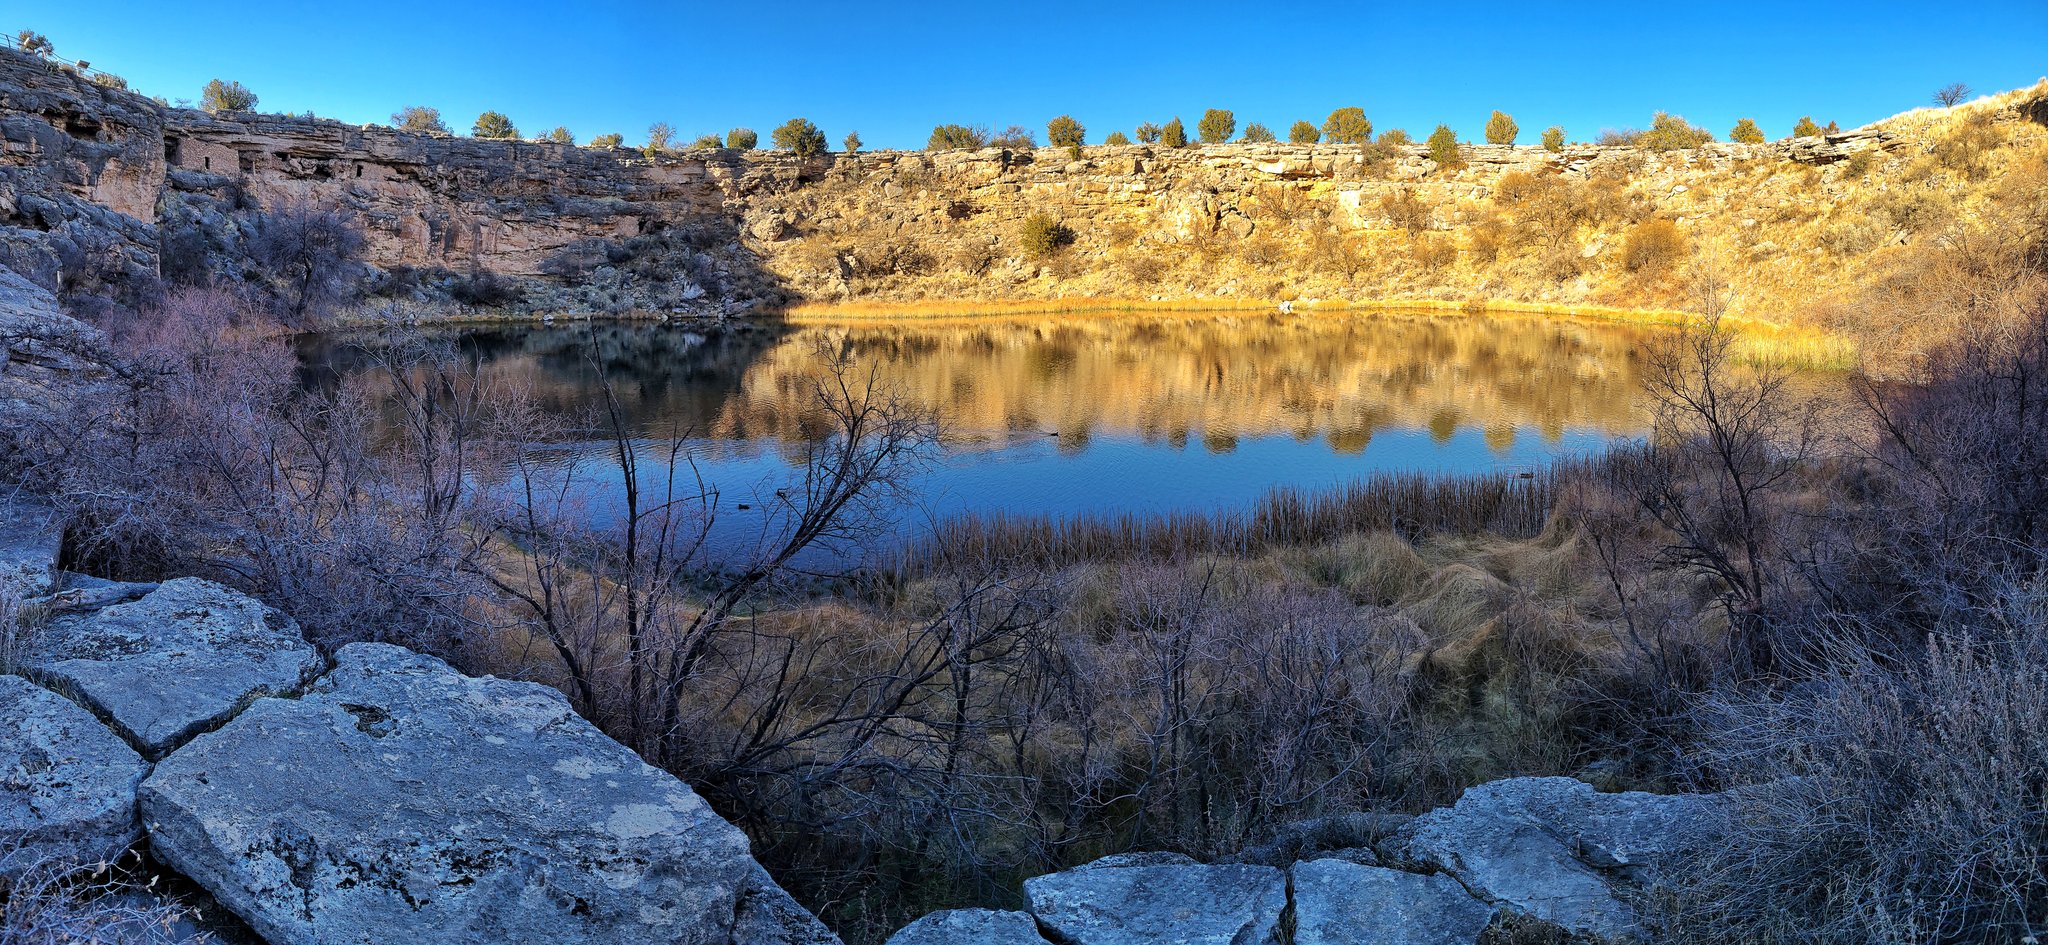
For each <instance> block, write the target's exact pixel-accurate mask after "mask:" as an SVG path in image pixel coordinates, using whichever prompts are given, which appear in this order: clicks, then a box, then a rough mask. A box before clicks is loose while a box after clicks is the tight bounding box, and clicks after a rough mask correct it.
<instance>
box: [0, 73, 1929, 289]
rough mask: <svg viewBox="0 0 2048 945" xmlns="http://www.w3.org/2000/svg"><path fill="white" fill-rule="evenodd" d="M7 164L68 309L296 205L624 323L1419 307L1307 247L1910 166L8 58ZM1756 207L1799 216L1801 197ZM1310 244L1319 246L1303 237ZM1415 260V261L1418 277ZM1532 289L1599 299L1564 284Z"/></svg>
mask: <svg viewBox="0 0 2048 945" xmlns="http://www.w3.org/2000/svg"><path fill="white" fill-rule="evenodd" d="M0 144H4V150H0V265H6V266H9V267H11V268H14V269H15V270H17V271H19V272H21V273H23V274H24V275H26V276H28V278H29V279H31V280H32V281H34V282H35V283H36V284H38V285H41V286H43V287H45V288H48V289H52V290H55V291H60V292H63V293H66V294H68V295H73V296H83V297H105V298H114V299H122V298H128V297H132V296H134V295H135V294H136V292H137V291H139V289H138V287H141V286H146V285H148V284H150V283H151V282H152V281H153V277H155V276H158V275H162V276H163V277H166V278H169V279H172V280H174V281H205V280H220V279H229V280H232V279H238V278H244V277H247V276H249V275H250V268H251V267H250V264H249V259H248V257H247V252H246V244H247V242H248V241H249V239H250V237H251V236H252V235H253V234H255V233H256V232H257V231H258V230H260V229H261V227H262V223H263V219H264V215H265V214H267V213H274V212H277V211H278V210H279V209H281V208H284V207H287V206H290V205H293V204H310V205H317V206H321V207H330V208H340V209H342V210H344V211H346V212H348V213H349V214H351V215H352V216H353V217H355V218H356V219H357V220H358V221H359V223H360V225H361V227H362V229H363V231H364V233H365V235H366V238H367V244H368V245H367V258H368V261H369V262H370V263H372V264H374V265H375V266H377V267H379V268H381V269H383V270H386V271H387V272H388V271H401V272H402V271H403V270H406V269H420V270H427V271H429V272H440V273H446V274H452V276H462V275H466V274H472V273H485V272H487V273H492V274H495V275H499V276H507V277H513V278H515V279H519V280H524V281H525V283H526V285H525V289H526V293H525V296H526V304H527V305H528V306H529V307H532V308H538V309H547V310H567V311H618V310H623V309H631V308H640V309H649V308H652V309H660V310H668V309H706V308H712V309H731V308H737V307H744V306H747V305H752V304H759V303H775V302H783V301H790V300H796V299H849V298H874V299H917V298H929V297H945V298H979V299H999V298H1017V299H1029V298H1045V297H1053V296H1059V295H1070V294H1097V295H1102V294H1119V295H1126V296H1160V297H1190V296H1205V295H1226V296H1227V295H1233V294H1237V295H1254V296H1259V297H1264V296H1262V295H1261V294H1262V293H1269V292H1276V291H1281V290H1283V289H1284V290H1287V291H1288V292H1289V294H1291V293H1292V291H1293V289H1291V288H1289V287H1290V286H1292V287H1294V288H1306V289H1321V290H1326V291H1330V292H1333V293H1342V292H1355V293H1358V294H1369V293H1377V294H1383V295H1392V294H1398V293H1399V292H1401V291H1405V290H1407V289H1411V288H1413V287H1412V286H1408V285H1407V284H1406V283H1402V282H1400V281H1399V280H1398V279H1394V280H1392V281H1390V280H1389V277H1386V276H1385V275H1384V274H1380V275H1374V274H1373V273H1372V272H1363V273H1361V272H1360V271H1359V270H1358V267H1357V266H1355V265H1352V264H1350V263H1343V262H1341V261H1340V262H1339V263H1338V264H1337V269H1338V270H1341V271H1337V272H1334V273H1319V274H1317V275H1316V276H1315V277H1314V278H1310V276H1309V275H1308V274H1307V273H1306V270H1307V269H1308V268H1310V267H1309V266H1308V264H1307V263H1305V262H1304V260H1307V259H1309V258H1311V257H1313V256H1314V254H1315V253H1318V252H1324V251H1325V250H1327V249H1328V247H1320V248H1319V247H1318V246H1317V245H1316V241H1317V240H1319V239H1323V238H1324V237H1345V236H1346V235H1347V234H1353V235H1355V234H1370V233H1401V234H1403V235H1404V236H1406V237H1410V238H1413V237H1416V236H1418V235H1426V234H1429V233H1432V232H1452V231H1456V232H1457V233H1460V234H1464V233H1465V230H1464V229H1463V228H1469V227H1474V226H1479V225H1481V224H1483V223H1484V222H1485V220H1486V218H1487V216H1488V214H1490V213H1491V212H1492V211H1493V210H1494V209H1496V205H1497V204H1499V203H1500V201H1501V200H1502V199H1504V198H1503V194H1502V193H1501V187H1502V185H1503V183H1504V182H1507V181H1508V179H1509V175H1510V174H1514V173H1517V172H1520V173H1524V174H1530V175H1537V176H1543V175H1549V176H1557V177H1562V178H1565V179H1570V180H1591V179H1594V178H1607V179H1613V180H1621V181H1625V182H1629V186H1630V188H1631V192H1632V193H1634V194H1635V195H1636V197H1637V198H1639V199H1637V204H1638V206H1637V207H1636V210H1634V211H1631V213H1641V212H1658V213H1663V214H1667V215H1671V216H1675V217H1677V218H1678V219H1680V220H1681V221H1686V220H1697V219H1703V218H1705V217H1707V216H1709V215H1713V214H1721V215H1724V216H1725V215H1727V214H1728V213H1732V212H1734V211H1733V210H1730V208H1729V207H1728V206H1724V204H1725V203H1726V201H1724V200H1722V199H1721V198H1720V196H1717V195H1715V194H1713V193H1711V191H1712V190H1713V189H1714V188H1704V189H1703V188H1702V187H1701V186H1700V182H1701V181H1702V180H1706V179H1709V178H1715V176H1716V175H1722V174H1726V173H1728V172H1729V171H1730V169H1731V168H1737V167H1751V168H1753V169H1754V168H1764V169H1766V170H1767V171H1768V169H1770V168H1779V169H1795V170H1796V169H1800V168H1806V169H1812V168H1822V167H1827V166H1830V165H1836V164H1840V163H1842V162H1844V161H1847V160H1849V159H1851V158H1854V157H1856V156H1857V155H1866V154H1867V155H1871V156H1874V157H1875V158H1878V159H1884V158H1886V157H1887V156H1889V155H1893V154H1895V153H1898V152H1900V151H1901V149H1902V148H1903V147H1905V145H1906V142H1902V141H1900V140H1899V139H1897V138H1895V137H1894V136H1892V135H1891V134H1889V133H1887V132H1884V131H1878V130H1862V131H1854V132H1849V133H1846V134H1841V135H1834V136H1830V137H1828V138H1826V139H1811V138H1809V139H1795V140H1792V141H1788V142H1779V143H1772V144H1764V145H1738V144H1711V145H1707V146H1705V147H1701V148H1698V149H1693V150H1687V151H1676V152H1668V153H1663V154H1654V153H1649V152H1644V151H1641V150H1639V149H1634V148H1618V147H1596V146H1570V147H1566V148H1565V149H1564V150H1562V151H1560V152H1556V153H1552V152H1549V151H1545V150H1543V149H1542V148H1539V147H1534V146H1521V147H1504V146H1491V145H1471V146H1467V147H1466V148H1465V149H1464V164H1463V166H1462V167H1461V168H1456V169H1451V168H1439V167H1437V166H1436V165H1435V164H1434V163H1433V162H1431V161H1430V160H1428V159H1427V157H1426V156H1425V151H1424V150H1423V149H1422V148H1420V147H1405V148H1390V149H1382V150H1379V151H1372V152H1368V151H1366V150H1363V149H1360V148H1357V147H1353V146H1336V145H1317V146H1306V145H1291V144H1278V143H1274V144H1234V145H1225V146H1216V147H1202V148H1187V149H1172V148H1163V147H1151V146H1142V145H1141V146H1122V147H1109V146H1090V147H1088V148H1085V149H1084V150H1083V152H1082V154H1081V156H1080V157H1078V158H1075V157H1072V156H1070V155H1069V154H1068V152H1066V151H1064V150H1061V149H1053V148H1045V149H1039V150H1036V151H1008V150H1001V149H985V150H980V151H950V152H936V153H925V152H873V153H856V154H843V153H842V154H831V155H827V156H825V157H822V158H818V159H813V160H799V159H797V158H796V157H794V156H793V155H789V154H786V153H779V152H738V151H732V150H726V149H705V150H693V151H684V152H670V153H666V154H663V155H660V156H658V157H655V158H653V159H648V158H645V157H643V156H642V155H641V154H640V153H639V152H637V151H631V150H624V149H599V148H583V147H574V146H566V145H559V144H550V143H538V142H525V141H485V140H476V139H471V138H458V137H447V136H434V135H416V134H409V133H403V132H399V131H395V130H393V129H389V128H383V127H375V126H353V125H346V124H342V123H340V122H336V121H330V120H323V119H315V118H301V117H291V116H279V115H257V114H242V115H228V116H215V115H209V114H206V113H202V112H197V111H192V110H187V109H175V108H168V107H165V106H161V105H159V104H157V103H155V102H153V101H151V100H149V99H146V98H143V97H141V96H138V95H134V94H132V93H128V92H125V91H116V90H111V89H106V88H102V87H100V86H97V85H94V84H92V83H90V82H88V81H86V80H84V79H82V78H80V77H78V76H76V75H73V74H71V73H69V72H66V71H64V70H62V69H61V68H55V67H52V66H51V65H49V64H47V63H45V62H43V61H41V60H38V59H35V58H33V57H30V56H26V55H22V54H19V53H16V52H14V51H11V50H6V51H0ZM1770 173H1775V172H1770ZM1859 173H1860V172H1859ZM1765 176H1766V177H1768V176H1770V174H1769V173H1766V175H1765ZM1839 176H1841V175H1839V174H1837V175H1834V176H1830V177H1828V178H1827V179H1828V180H1834V179H1835V177H1839ZM1844 179H1846V178H1844ZM1756 198H1757V194H1756V193H1745V194H1744V199H1747V200H1750V201H1751V202H1752V203H1754V202H1756ZM1770 200H1771V201H1774V203H1773V205H1775V206H1789V205H1791V204H1792V203H1793V202H1794V201H1795V196H1794V195H1793V194H1792V193H1790V192H1787V193H1784V194H1777V195H1776V196H1770ZM1646 208H1647V209H1646ZM1033 213H1047V214H1050V215H1051V216H1053V217H1056V218H1058V219H1060V220H1062V221H1064V223H1065V224H1066V225H1067V226H1068V228H1069V230H1070V231H1071V232H1072V233H1073V234H1075V236H1076V242H1075V244H1074V247H1073V249H1072V251H1070V252H1066V253H1062V254H1060V255H1059V256H1058V258H1054V259H1038V258H1034V257H1033V256H1032V255H1031V254H1030V253H1028V252H1026V251H1025V249H1024V248H1023V247H1021V246H1020V244H1019V238H1018V230H1019V226H1020V224H1021V222H1022V220H1023V219H1024V218H1025V217H1026V216H1028V215H1030V214H1033ZM1309 219H1313V220H1314V221H1315V223H1316V225H1315V226H1313V227H1307V226H1304V225H1303V221H1304V220H1309ZM1727 222H1728V226H1729V227H1730V228H1733V227H1735V226H1736V222H1737V221H1734V220H1730V221H1727ZM1754 222H1755V221H1753V220H1752V221H1750V223H1754ZM1745 225H1747V224H1745ZM1588 239H1589V242H1588V243H1587V245H1586V246H1585V247H1584V248H1583V250H1582V249H1581V247H1579V245H1578V244H1577V243H1576V242H1575V243H1574V245H1573V247H1572V250H1573V251H1574V252H1583V253H1584V255H1585V257H1586V258H1588V259H1592V258H1596V257H1599V256H1601V255H1602V254H1603V253H1611V252H1612V251H1613V249H1614V247H1613V246H1612V245H1610V244H1609V243H1605V242H1603V241H1602V240H1601V239H1599V238H1598V237H1597V236H1596V237H1589V238H1588ZM1410 242H1413V240H1412V239H1411V240H1410ZM1425 242H1426V241H1425ZM1404 245H1405V244H1404ZM1219 248H1220V249H1224V250H1227V255H1228V256H1229V257H1230V258H1231V259H1232V260H1233V261H1234V264H1233V266H1232V267H1220V268H1222V269H1227V270H1228V271H1217V270H1219V267H1216V266H1214V265H1201V264H1197V263H1199V260H1196V261H1195V262H1185V260H1184V257H1188V256H1189V255H1190V254H1191V253H1194V254H1200V253H1213V252H1215V251H1217V250H1219ZM1427 248H1428V247H1425V249H1427ZM1369 250H1370V248H1369V247H1367V248H1365V249H1361V248H1360V247H1358V246H1355V245H1348V246H1346V247H1345V248H1343V249H1342V254H1348V255H1349V256H1351V257H1353V261H1354V262H1355V261H1356V257H1358V256H1359V254H1360V253H1362V252H1369ZM1468 252H1469V250H1468ZM1489 252H1490V251H1489ZM1428 255H1429V254H1428V253H1424V254H1423V256H1422V257H1419V258H1424V262H1425V263H1429V259H1428V258H1427V257H1428ZM1438 255H1441V254H1440V253H1439V254H1438ZM1456 255H1457V248H1456V247H1455V246H1453V248H1452V256H1453V257H1455V256H1456ZM1204 258H1206V257H1204ZM1403 258H1404V259H1406V257H1405V256H1404V257H1403ZM1430 265H1435V263H1430ZM1162 266H1164V267H1165V268H1164V270H1163V271H1162ZM1175 267H1179V268H1178V269H1176V268H1175ZM433 278H439V279H441V280H442V281H443V282H444V283H445V282H446V280H447V279H448V278H450V276H449V275H442V276H435V277H432V278H429V279H428V280H427V281H428V282H430V283H431V282H432V281H433ZM1496 281H1497V280H1496ZM1553 281H1556V280H1553ZM1568 281H1569V280H1566V282H1567V283H1568ZM418 284H419V282H418V280H417V278H413V279H407V278H398V279H395V280H392V279H387V280H385V281H384V282H383V283H382V284H381V285H380V286H379V289H380V291H382V292H383V293H384V296H385V297H396V298H403V297H406V296H407V293H409V292H415V290H416V288H417V286H418ZM1473 289H1474V290H1475V291H1481V292H1485V291H1498V292H1502V293H1505V294H1514V292H1511V291H1509V287H1504V286H1502V285H1494V286H1492V287H1491V289H1489V287H1488V286H1485V285H1480V286H1475V287H1473ZM1515 291H1522V290H1520V289H1516V290H1515ZM1529 291H1533V292H1535V293H1536V294H1558V295H1560V296H1561V297H1564V296H1573V295H1574V294H1576V295H1577V296H1578V297H1580V298H1582V299H1583V298H1584V297H1586V296H1587V295H1588V294H1589V293H1590V292H1591V290H1589V289H1588V288H1587V287H1585V286H1579V287H1577V288H1576V289H1574V288H1573V287H1572V286H1570V285H1569V284H1560V285H1547V286H1546V287H1544V288H1543V289H1542V290H1541V291H1537V290H1529ZM1524 294H1527V293H1526V292H1525V293H1524Z"/></svg>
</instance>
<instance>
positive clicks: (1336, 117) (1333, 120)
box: [1323, 106, 1372, 144]
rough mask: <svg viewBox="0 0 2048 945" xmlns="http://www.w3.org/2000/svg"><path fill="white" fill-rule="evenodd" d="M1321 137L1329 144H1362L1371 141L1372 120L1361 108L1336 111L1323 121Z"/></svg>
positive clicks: (1353, 107)
mask: <svg viewBox="0 0 2048 945" xmlns="http://www.w3.org/2000/svg"><path fill="white" fill-rule="evenodd" d="M1323 137H1324V138H1325V139H1327V140H1328V141H1329V142H1330V143H1331V144H1364V143H1366V142H1367V141H1371V140H1372V120H1371V119H1369V118H1367V117H1365V109H1363V108H1358V107H1355V106H1352V107H1346V108H1340V109H1337V110H1336V111H1334V112H1331V113H1330V117H1329V118H1326V119H1324V120H1323Z"/></svg>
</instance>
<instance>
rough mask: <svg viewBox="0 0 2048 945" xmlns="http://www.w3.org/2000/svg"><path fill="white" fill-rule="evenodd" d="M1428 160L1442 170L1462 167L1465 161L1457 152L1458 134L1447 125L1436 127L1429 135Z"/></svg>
mask: <svg viewBox="0 0 2048 945" xmlns="http://www.w3.org/2000/svg"><path fill="white" fill-rule="evenodd" d="M1429 159H1430V160H1432V161H1435V162H1436V166H1438V167H1442V168H1452V167H1462V166H1464V163H1465V159H1464V157H1463V156H1462V155H1461V154H1460V153H1459V151H1458V133H1457V132H1455V131H1452V130H1451V126H1449V125H1438V126H1436V130H1435V131H1432V132H1430V133H1429Z"/></svg>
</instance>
